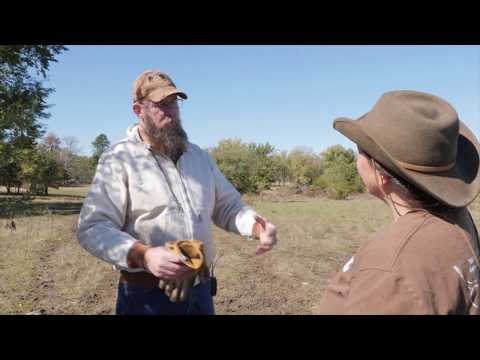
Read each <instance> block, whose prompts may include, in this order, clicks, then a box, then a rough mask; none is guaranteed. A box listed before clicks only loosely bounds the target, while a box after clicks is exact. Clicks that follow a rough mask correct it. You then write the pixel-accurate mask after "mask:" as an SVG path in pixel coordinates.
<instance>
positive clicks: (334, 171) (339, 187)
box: [321, 145, 364, 199]
mask: <svg viewBox="0 0 480 360" xmlns="http://www.w3.org/2000/svg"><path fill="white" fill-rule="evenodd" d="M321 156H322V161H323V175H322V182H323V185H324V186H325V188H326V190H327V194H328V196H329V197H331V198H334V199H345V198H346V197H347V196H348V195H349V194H351V193H354V192H363V191H364V186H363V183H362V180H361V178H360V176H359V175H358V172H357V167H356V156H355V153H354V151H353V150H351V149H348V150H347V149H345V148H344V147H343V146H341V145H334V146H331V147H329V148H327V149H326V150H325V151H324V152H323V153H322V154H321Z"/></svg>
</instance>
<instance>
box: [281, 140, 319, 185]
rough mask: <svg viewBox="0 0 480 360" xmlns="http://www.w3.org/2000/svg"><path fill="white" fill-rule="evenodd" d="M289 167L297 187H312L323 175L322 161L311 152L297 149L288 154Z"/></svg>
mask: <svg viewBox="0 0 480 360" xmlns="http://www.w3.org/2000/svg"><path fill="white" fill-rule="evenodd" d="M288 167H289V169H290V174H291V177H292V180H293V181H294V182H295V183H296V184H297V185H311V184H312V183H313V181H314V179H315V178H317V177H318V176H320V175H321V173H322V162H321V159H320V158H319V157H318V156H317V155H316V154H315V153H314V152H313V151H312V150H311V149H308V148H304V147H296V148H294V149H293V150H292V151H290V153H289V154H288Z"/></svg>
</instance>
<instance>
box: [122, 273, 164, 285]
mask: <svg viewBox="0 0 480 360" xmlns="http://www.w3.org/2000/svg"><path fill="white" fill-rule="evenodd" d="M159 281H160V279H159V278H157V277H156V276H155V275H152V274H150V273H148V272H145V271H140V272H128V271H123V270H122V271H120V282H121V283H123V284H130V285H137V286H141V287H146V288H158V282H159Z"/></svg>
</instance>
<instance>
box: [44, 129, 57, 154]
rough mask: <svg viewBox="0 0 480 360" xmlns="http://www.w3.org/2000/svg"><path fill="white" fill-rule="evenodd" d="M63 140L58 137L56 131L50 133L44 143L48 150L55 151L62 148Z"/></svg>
mask: <svg viewBox="0 0 480 360" xmlns="http://www.w3.org/2000/svg"><path fill="white" fill-rule="evenodd" d="M61 143H62V142H61V140H60V139H59V138H58V136H57V135H55V133H52V132H50V133H48V134H47V136H45V139H44V140H43V144H44V145H45V147H46V148H47V150H48V151H54V150H58V149H60V144H61Z"/></svg>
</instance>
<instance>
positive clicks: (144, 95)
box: [132, 70, 187, 102]
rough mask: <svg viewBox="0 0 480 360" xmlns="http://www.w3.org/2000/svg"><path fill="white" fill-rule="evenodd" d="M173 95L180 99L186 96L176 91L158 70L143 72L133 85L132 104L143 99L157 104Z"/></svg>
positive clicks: (173, 85)
mask: <svg viewBox="0 0 480 360" xmlns="http://www.w3.org/2000/svg"><path fill="white" fill-rule="evenodd" d="M173 94H177V95H178V96H180V97H181V98H182V99H186V98H187V95H186V94H185V93H184V92H182V91H179V90H178V89H177V87H176V86H175V84H174V83H173V81H172V79H170V77H169V76H168V75H167V74H165V73H164V72H161V71H158V70H146V71H144V72H143V73H141V74H140V75H139V76H138V78H137V79H136V80H135V81H134V83H133V94H132V95H133V102H135V101H140V100H143V99H149V100H151V101H154V102H158V101H162V100H163V99H165V98H166V97H167V96H170V95H173Z"/></svg>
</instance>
